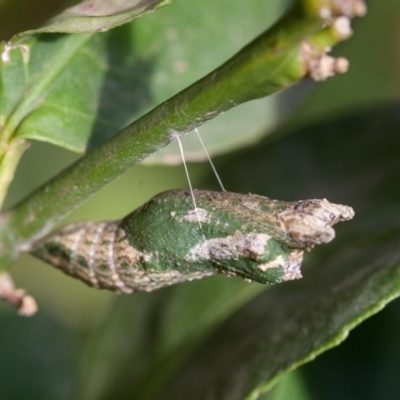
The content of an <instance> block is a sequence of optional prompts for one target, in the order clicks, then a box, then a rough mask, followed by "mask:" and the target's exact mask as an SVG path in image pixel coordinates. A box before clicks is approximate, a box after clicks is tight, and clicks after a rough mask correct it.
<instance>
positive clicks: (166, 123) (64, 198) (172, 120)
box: [0, 4, 325, 263]
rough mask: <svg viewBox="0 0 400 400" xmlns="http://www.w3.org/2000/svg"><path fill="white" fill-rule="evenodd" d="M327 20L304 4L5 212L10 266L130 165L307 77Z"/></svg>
mask: <svg viewBox="0 0 400 400" xmlns="http://www.w3.org/2000/svg"><path fill="white" fill-rule="evenodd" d="M324 24H325V22H324V20H323V19H322V18H320V16H319V15H317V13H314V12H312V13H310V12H309V10H307V11H305V9H304V8H303V6H301V5H299V4H297V5H296V6H295V7H294V8H293V9H292V10H291V11H290V12H289V13H288V14H286V15H285V16H284V17H283V18H282V19H281V20H280V21H278V23H277V24H276V25H275V26H273V27H272V28H271V29H270V30H268V31H266V32H265V33H263V34H262V35H261V36H259V37H258V38H257V39H255V40H254V41H253V42H251V43H250V44H249V45H248V46H246V47H245V48H243V49H242V50H241V51H240V52H239V53H237V54H236V55H235V56H234V57H233V58H231V59H230V60H228V61H227V62H226V63H225V64H223V65H222V66H221V67H219V68H218V69H216V70H215V71H213V72H212V73H210V74H209V75H207V76H205V77H204V78H203V79H201V80H199V81H198V82H196V83H195V84H193V85H192V86H190V87H188V88H187V89H185V90H183V91H182V92H180V93H179V94H177V95H175V96H174V97H172V98H171V99H169V100H167V101H166V102H164V103H162V104H161V105H159V106H158V107H156V108H155V109H153V110H152V111H150V112H149V113H148V114H146V115H145V116H143V117H142V118H140V119H138V120H137V121H135V122H134V123H132V124H131V125H129V126H127V127H126V128H125V129H123V130H122V131H121V132H119V133H118V134H117V135H115V136H114V137H113V138H111V139H110V140H109V141H107V142H106V143H104V144H103V145H101V146H99V147H98V148H96V149H95V150H93V151H92V152H91V153H89V154H87V155H86V156H84V157H83V158H82V159H80V160H79V161H78V162H77V163H75V164H73V165H72V166H70V167H69V168H68V169H66V170H65V171H63V172H62V173H61V174H59V175H58V176H56V177H55V178H54V179H52V180H50V181H49V182H48V183H46V184H45V185H44V186H42V187H40V188H39V189H38V190H36V191H35V192H34V193H33V194H31V195H30V196H28V197H27V198H26V199H25V200H23V201H22V202H21V203H20V204H18V205H17V206H16V207H15V208H14V209H12V210H11V211H9V212H8V213H6V214H3V215H2V216H1V218H2V231H0V240H1V241H2V242H3V244H4V246H3V248H4V249H8V248H9V247H10V249H12V250H9V251H8V252H3V255H2V257H3V260H2V261H3V263H5V262H9V261H10V260H12V258H13V257H14V256H15V254H16V253H17V252H20V251H26V250H28V249H29V248H30V246H31V244H32V241H33V240H36V239H39V238H41V237H42V236H43V235H45V234H46V233H47V232H48V231H49V230H51V228H52V227H53V226H54V224H55V223H57V222H58V221H60V220H61V219H62V218H64V217H65V216H66V215H67V214H68V213H69V212H71V211H72V210H73V209H74V208H75V207H77V206H78V205H79V204H81V203H82V202H83V201H84V200H86V199H87V198H88V197H89V196H91V195H92V194H93V193H95V192H97V191H98V190H99V189H100V188H102V187H103V186H104V185H106V184H107V183H109V182H110V181H111V180H113V179H115V178H116V177H118V176H119V175H120V174H122V173H123V172H124V171H125V170H127V169H128V168H130V167H131V166H133V165H135V164H137V163H138V162H140V161H141V160H143V159H144V158H146V157H147V156H149V155H151V154H152V153H154V152H156V151H157V150H159V149H160V148H162V147H164V146H166V145H167V144H169V143H170V142H172V141H174V140H176V137H177V136H181V135H184V134H185V133H187V132H189V131H191V130H193V129H194V128H195V127H197V126H199V125H201V124H203V123H204V122H206V121H207V120H209V119H211V118H214V117H216V116H217V115H218V114H220V113H222V112H224V111H226V110H229V109H230V108H232V107H234V106H236V105H238V104H241V103H243V102H246V101H249V100H253V99H256V98H260V97H264V96H267V95H269V94H272V93H275V92H278V91H281V90H283V89H285V88H287V87H289V86H291V85H293V84H295V83H296V82H298V81H299V80H301V79H302V78H303V77H304V76H305V75H306V74H307V65H306V63H305V62H304V58H303V57H302V53H301V51H302V50H301V48H302V43H304V41H305V40H309V39H310V38H311V37H312V36H313V35H314V34H316V33H317V32H318V31H320V30H321V29H322V28H323V26H324Z"/></svg>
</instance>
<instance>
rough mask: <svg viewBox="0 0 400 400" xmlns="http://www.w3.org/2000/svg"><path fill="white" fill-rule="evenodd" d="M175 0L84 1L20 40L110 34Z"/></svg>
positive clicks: (21, 36)
mask: <svg viewBox="0 0 400 400" xmlns="http://www.w3.org/2000/svg"><path fill="white" fill-rule="evenodd" d="M171 2H172V0H111V1H110V0H84V1H81V2H79V3H78V4H76V5H74V6H72V7H69V8H67V9H66V10H65V11H63V12H62V13H60V14H59V15H57V16H56V17H54V18H52V19H50V21H48V22H47V23H46V24H45V25H44V26H43V27H41V28H38V29H33V30H30V31H26V32H22V33H20V34H18V35H17V36H16V37H15V39H16V40H17V41H19V40H21V38H25V37H26V36H31V35H36V34H38V33H49V32H56V33H93V32H102V31H107V30H109V29H111V28H114V27H116V26H119V25H122V24H125V23H127V22H129V21H131V20H132V19H134V18H137V17H139V16H143V15H145V14H147V13H149V12H151V11H154V10H155V9H157V8H159V7H163V6H165V5H167V4H170V3H171Z"/></svg>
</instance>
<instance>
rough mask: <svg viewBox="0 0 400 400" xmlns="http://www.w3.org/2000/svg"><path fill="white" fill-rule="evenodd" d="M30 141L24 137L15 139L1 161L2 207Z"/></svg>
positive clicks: (0, 199)
mask: <svg viewBox="0 0 400 400" xmlns="http://www.w3.org/2000/svg"><path fill="white" fill-rule="evenodd" d="M29 145H30V142H29V141H27V140H23V139H17V140H13V141H12V142H11V144H9V146H8V147H7V149H6V151H5V152H4V154H3V156H2V158H1V161H0V208H1V206H2V205H3V203H4V199H5V197H6V194H7V190H8V187H9V185H10V183H11V181H12V180H13V178H14V173H15V170H16V168H17V165H18V162H19V160H20V158H21V156H22V154H23V153H24V151H25V150H26V149H27V148H28V147H29Z"/></svg>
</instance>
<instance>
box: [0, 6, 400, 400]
mask: <svg viewBox="0 0 400 400" xmlns="http://www.w3.org/2000/svg"><path fill="white" fill-rule="evenodd" d="M181 1H182V0H181ZM275 3H278V1H275ZM34 4H35V5H34V6H33V4H32V2H27V1H22V0H20V1H4V0H3V1H0V38H8V37H9V36H10V35H11V34H12V33H15V32H17V31H20V30H25V29H28V28H31V27H34V26H37V24H40V23H41V22H42V21H44V20H45V19H46V18H47V16H49V15H52V14H53V13H55V12H57V11H58V10H60V9H61V8H62V2H61V1H60V2H51V1H36V2H35V3H34ZM249 6H250V5H249ZM171 7H173V6H171ZM368 7H369V12H368V15H367V16H366V17H365V18H363V19H360V20H356V21H355V22H354V24H353V28H354V32H355V34H354V37H353V38H351V39H350V40H349V41H348V42H346V43H343V44H341V45H340V46H338V47H337V48H335V51H334V52H335V54H338V55H341V56H345V57H347V58H348V59H349V60H350V70H349V72H348V73H347V74H345V75H343V76H338V77H335V78H333V79H330V80H328V81H327V82H324V83H318V84H311V83H309V82H307V83H305V84H302V85H299V86H298V87H296V88H294V89H292V90H290V91H289V92H287V93H285V94H283V95H281V96H277V97H275V98H274V109H275V110H277V112H278V114H279V113H280V110H281V109H282V110H285V111H284V112H281V114H282V119H281V122H282V123H286V124H288V125H290V127H291V129H295V128H296V127H300V126H303V125H305V124H309V123H314V122H316V121H321V120H323V119H325V118H328V117H330V118H333V117H335V116H342V115H345V114H347V113H351V112H352V111H357V110H361V109H363V108H364V107H366V106H373V105H375V104H376V105H377V104H380V103H381V102H383V101H390V100H395V99H398V98H399V94H400V24H399V21H400V2H399V1H397V0H381V1H378V0H374V1H369V2H368ZM275 8H276V10H275V13H276V15H277V14H278V11H277V8H278V7H275ZM177 18H179V16H178V15H177ZM270 18H272V17H271V16H269V19H270ZM218 29H219V27H218V26H215V30H216V32H215V34H216V35H221V34H223V33H221V32H220V31H218ZM193 45H195V44H193ZM288 110H289V111H288ZM232 112H233V113H234V112H235V110H233V111H232ZM266 114H267V113H266ZM266 118H268V117H266ZM267 125H268V121H266V126H267ZM271 131H272V129H271V128H270V129H269V132H271ZM200 132H201V129H200ZM216 134H217V133H216ZM175 145H176V144H172V146H175ZM360 145H362V144H360ZM292 156H295V155H292ZM76 158H77V156H76V155H73V154H72V153H69V152H67V151H65V150H62V149H59V148H55V147H53V146H50V145H48V144H43V143H34V144H33V145H32V146H31V148H30V149H29V150H28V152H27V153H26V155H25V156H24V157H23V160H22V162H21V164H20V166H19V168H18V171H17V175H16V179H15V181H14V182H13V185H12V187H11V189H10V193H9V197H8V199H7V205H8V206H10V205H12V204H14V203H15V202H16V201H18V199H21V198H22V197H23V196H25V195H26V194H27V193H29V192H30V191H31V190H32V189H34V188H35V187H37V186H38V185H39V184H40V183H42V182H44V181H45V180H46V179H48V178H49V177H51V176H52V175H54V174H55V173H56V172H57V171H59V170H60V169H62V168H63V167H65V166H66V165H68V164H69V163H70V162H71V161H73V160H74V159H76ZM227 160H228V161H229V156H228V157H226V156H225V157H223V156H222V157H220V158H217V159H216V162H217V165H220V168H221V174H222V178H223V179H224V176H225V179H224V181H226V182H229V181H231V180H234V178H235V177H234V176H229V171H226V168H225V169H224V166H223V165H224V164H226V162H227ZM50 166H51V167H50ZM241 168H242V170H243V171H245V172H246V173H248V174H257V176H261V177H262V174H263V173H264V171H262V170H257V171H251V170H250V171H249V170H246V165H245V164H243V165H241ZM189 170H190V176H191V179H192V183H193V185H194V186H195V187H196V188H199V189H217V185H216V182H215V179H214V178H213V177H212V174H211V172H210V167H209V165H208V164H207V163H197V164H190V165H189ZM241 185H242V186H241V187H239V188H238V187H235V190H240V191H243V192H246V191H249V190H253V189H254V188H250V187H248V186H247V187H246V183H241ZM186 187H187V181H186V177H185V174H184V170H183V167H182V166H180V165H177V166H171V165H158V166H157V165H139V166H136V167H135V168H133V169H132V170H130V171H128V172H127V173H125V174H124V175H123V176H122V177H121V178H120V179H118V180H116V181H115V182H113V183H112V184H110V185H109V186H108V187H106V188H105V189H104V190H102V191H101V192H99V193H98V194H96V196H94V197H93V198H91V199H90V200H89V201H87V202H86V203H85V204H84V205H83V206H82V207H80V208H79V209H78V210H76V211H75V212H74V213H73V214H72V215H71V216H70V217H69V218H68V220H67V221H65V222H72V221H78V220H82V219H89V220H104V219H117V218H120V217H122V216H124V215H125V214H127V213H128V212H130V211H132V210H133V209H134V208H135V207H137V206H139V205H140V204H142V203H143V202H145V201H147V200H148V199H149V198H150V197H151V196H153V195H155V194H156V193H159V192H161V191H163V190H167V189H171V188H186ZM229 188H230V187H229V185H228V187H227V189H228V190H229ZM264 190H265V189H264ZM286 191H287V193H288V199H290V188H287V189H286ZM11 273H12V275H13V277H14V279H15V281H16V283H17V285H18V286H20V287H24V288H26V289H27V290H28V291H29V292H30V293H31V294H32V295H33V296H34V297H35V298H36V299H37V301H38V304H39V307H40V312H39V314H38V315H37V316H35V317H34V318H31V319H23V318H18V317H17V316H16V315H15V312H14V310H12V309H10V308H9V307H7V306H6V305H3V304H0V324H1V329H0V354H1V356H0V398H1V399H26V398H30V399H71V398H83V399H91V398H93V399H95V398H108V397H109V398H115V399H116V398H126V397H124V392H122V393H118V390H117V389H116V390H115V392H113V393H114V395H113V394H112V393H111V389H110V388H113V387H117V386H118V385H116V384H115V382H117V381H118V379H117V378H116V377H113V376H112V373H110V371H109V369H108V368H107V363H108V361H109V358H108V357H109V356H110V353H107V352H105V353H104V354H102V351H101V348H102V345H101V343H102V342H107V341H110V340H111V341H112V340H118V339H110V337H111V338H112V337H116V338H118V337H120V336H121V337H123V338H125V340H126V338H129V337H130V338H131V340H132V341H135V340H137V337H138V335H139V336H140V335H141V333H140V329H139V328H137V326H136V325H135V324H136V323H138V324H140V323H141V322H140V321H142V320H141V319H140V318H139V316H138V315H132V314H133V313H138V312H139V311H138V310H141V302H142V300H143V299H144V298H146V297H147V296H154V298H155V299H156V298H157V296H159V294H150V295H148V294H135V295H133V296H125V297H117V296H115V295H114V294H110V293H106V292H103V291H96V290H94V289H91V288H87V287H86V286H85V285H83V284H82V283H80V282H78V281H75V280H73V279H71V278H69V277H66V276H64V275H63V274H62V273H60V272H59V271H56V270H55V269H52V268H51V267H49V266H48V265H45V264H43V263H41V262H39V261H37V260H35V259H34V258H32V257H30V256H28V255H26V256H22V257H21V258H20V259H19V260H18V261H17V262H16V263H15V264H14V265H13V266H12V268H11ZM210 280H213V281H214V282H215V286H216V287H217V286H218V284H219V282H222V281H221V277H216V278H210ZM235 284H236V283H235ZM235 284H234V285H235ZM240 284H241V283H237V285H240ZM185 285H187V286H190V288H193V291H194V292H195V291H196V288H200V287H201V286H202V285H210V287H212V285H213V283H203V282H193V283H188V284H185ZM171 290H174V289H173V288H167V289H162V290H161V292H165V293H167V292H168V291H171ZM188 290H191V289H188ZM256 290H259V289H256ZM160 296H164V295H163V294H161V295H160ZM165 296H166V297H168V295H165ZM193 301H194V302H195V300H193ZM146 304H147V303H146ZM399 307H400V303H399V301H395V302H393V303H392V304H391V305H390V306H388V307H387V308H386V309H385V310H384V311H383V312H381V313H380V314H379V315H377V316H375V317H373V318H371V319H370V320H369V321H367V322H365V323H364V324H362V326H360V327H358V328H357V329H356V330H355V331H354V332H353V333H351V335H350V337H349V339H348V340H347V341H346V342H345V343H344V344H343V345H341V346H340V347H338V348H336V349H334V350H331V351H329V352H327V353H326V354H324V355H322V356H321V357H319V358H318V359H317V360H316V361H314V362H313V363H311V364H309V365H306V366H304V367H302V368H301V369H300V370H299V372H298V373H295V374H290V376H289V377H287V378H284V380H283V381H282V382H281V384H280V385H278V387H277V388H275V389H274V390H273V392H272V393H271V394H269V395H268V396H266V397H265V398H273V399H315V400H317V399H328V400H329V399H338V398H343V399H377V398H379V399H397V398H399V397H400V380H399V379H398V378H399V371H400V349H399V348H398V347H400V344H399V343H400V341H399V340H398V337H400V309H399ZM177 309H178V312H179V307H177ZM142 312H143V313H144V312H145V310H142ZM199 314H201V312H200V311H199ZM195 317H196V315H195V314H194V315H193V316H192V317H191V318H192V319H194V318H195ZM143 318H144V319H145V318H146V315H144V316H143ZM191 318H188V321H186V322H185V323H186V324H188V325H190V324H191V323H192V320H191ZM115 320H117V323H116V322H115ZM110 321H111V322H110ZM135 321H138V322H135ZM149 324H150V322H149ZM113 329H117V330H120V331H122V332H123V334H121V332H118V333H117V334H115V333H112V331H113ZM149 329H150V330H149V331H148V332H156V329H155V328H154V327H150V328H149ZM110 332H111V333H110ZM113 335H115V336H113ZM177 335H178V336H179V334H178V333H177ZM171 340H172V341H173V340H174V339H173V335H172V338H171ZM176 340H178V339H176ZM99 343H100V344H99ZM107 346H108V345H107ZM107 346H105V347H107ZM108 347H109V346H108ZM108 347H107V348H108ZM111 348H112V346H111ZM126 349H127V350H126V351H134V350H132V349H131V348H130V346H127V347H126ZM107 351H109V350H107ZM121 351H122V352H123V350H121V348H120V347H119V346H118V345H116V346H115V352H111V353H112V354H113V360H112V363H113V365H115V364H118V363H119V360H121V363H124V362H127V361H126V359H127V357H126V356H125V355H121V354H120V353H119V352H121ZM121 368H122V367H121ZM123 368H127V369H130V368H131V369H132V370H135V369H138V368H139V369H140V367H138V366H133V365H129V364H127V365H125V366H123ZM143 368H144V369H145V366H143ZM138 374H139V375H140V371H139V372H138ZM139 375H137V376H139ZM105 380H109V381H110V382H111V381H112V382H113V383H110V384H108V386H107V385H105V383H104V381H105ZM105 387H107V388H108V390H110V393H111V394H109V396H108V397H107V394H105V393H106V392H107V390H105V389H104V388H105ZM100 393H101V395H100ZM128 398H130V397H128Z"/></svg>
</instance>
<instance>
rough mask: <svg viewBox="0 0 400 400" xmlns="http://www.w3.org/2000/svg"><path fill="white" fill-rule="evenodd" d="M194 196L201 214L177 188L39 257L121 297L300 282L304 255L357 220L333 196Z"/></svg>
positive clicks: (39, 250) (46, 248)
mask: <svg viewBox="0 0 400 400" xmlns="http://www.w3.org/2000/svg"><path fill="white" fill-rule="evenodd" d="M194 195H195V198H196V203H197V209H196V210H194V209H193V203H192V197H191V193H190V192H189V191H186V190H171V191H168V192H164V193H161V194H159V195H157V196H155V197H154V198H153V199H151V200H150V201H149V202H147V203H146V204H144V205H143V206H142V207H140V208H139V209H137V210H135V211H134V212H132V213H131V214H129V215H128V216H126V217H125V218H124V219H122V220H119V221H111V222H82V223H77V224H74V225H70V226H67V227H65V228H63V229H61V230H60V231H58V232H56V233H54V234H52V235H50V236H49V237H47V238H45V239H43V240H42V241H40V242H39V243H37V244H36V246H35V248H34V249H33V250H32V251H31V253H32V254H33V255H35V256H36V257H38V258H41V259H42V260H44V261H46V262H48V263H50V264H52V265H54V266H56V267H58V268H60V269H61V270H63V271H64V272H66V273H67V274H69V275H72V276H75V277H77V278H79V279H81V280H82V281H84V282H85V283H86V284H88V285H90V286H94V287H97V288H103V289H109V290H113V291H116V292H124V293H130V292H132V291H134V290H145V291H151V290H153V289H157V288H160V287H163V286H167V285H172V284H174V283H179V282H183V281H188V280H193V279H199V278H203V277H206V276H210V275H215V274H225V275H236V276H240V277H242V278H245V279H248V280H251V281H256V282H261V283H269V284H273V283H279V282H282V281H287V280H292V279H297V278H300V277H301V272H300V266H301V262H302V259H303V252H304V250H310V249H312V248H313V247H314V245H316V244H320V243H327V242H329V241H331V240H332V239H333V238H334V236H335V232H334V230H333V228H332V225H334V224H335V223H337V222H340V221H346V220H349V219H351V218H352V217H353V215H354V212H353V210H352V208H350V207H348V206H344V205H337V204H332V203H329V202H328V201H327V200H325V199H323V200H300V201H296V202H283V201H278V200H271V199H269V198H267V197H262V196H258V195H253V194H238V193H230V192H210V191H199V190H196V191H194ZM199 221H200V225H201V227H200V226H199Z"/></svg>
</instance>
